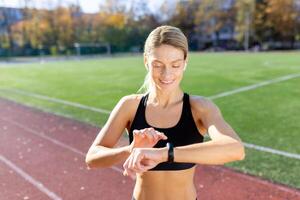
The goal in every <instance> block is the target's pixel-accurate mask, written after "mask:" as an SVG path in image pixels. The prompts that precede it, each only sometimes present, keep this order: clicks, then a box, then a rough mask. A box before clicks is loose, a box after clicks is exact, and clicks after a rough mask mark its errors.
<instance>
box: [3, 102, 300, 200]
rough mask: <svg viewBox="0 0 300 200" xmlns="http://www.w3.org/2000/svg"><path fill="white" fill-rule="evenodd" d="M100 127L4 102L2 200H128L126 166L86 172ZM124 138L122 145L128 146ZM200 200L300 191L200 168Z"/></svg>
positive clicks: (292, 195) (299, 194) (291, 198)
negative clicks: (87, 161)
mask: <svg viewBox="0 0 300 200" xmlns="http://www.w3.org/2000/svg"><path fill="white" fill-rule="evenodd" d="M99 130H100V128H98V127H95V126H91V125H88V124H84V123H82V122H79V121H76V120H71V119H67V118H64V117H60V116H57V115H53V114H49V113H45V112H42V111H40V110H37V109H34V108H30V107H27V106H24V105H20V104H17V103H14V102H11V101H8V100H4V99H0V138H1V140H0V183H1V185H0V199H1V200H14V199H38V200H39V199H41V200H43V199H56V200H57V199H89V200H93V199H98V200H114V199H120V200H123V199H124V200H127V199H130V198H131V194H132V191H133V187H134V182H133V181H132V180H131V179H130V178H128V177H124V176H123V175H122V167H121V166H122V163H120V164H119V165H118V166H115V167H113V168H106V169H93V170H88V169H87V168H86V165H85V162H84V156H85V153H86V152H87V150H88V148H89V146H90V145H91V143H92V142H93V140H94V138H95V137H96V135H97V133H98V132H99ZM127 143H128V141H127V140H126V139H125V137H124V138H122V139H121V141H120V142H119V144H118V145H126V144H127ZM195 183H196V186H197V193H198V199H200V200H202V199H203V200H223V199H224V200H244V199H249V200H252V199H253V200H254V199H255V200H267V199H272V200H300V191H299V190H297V189H294V188H289V187H287V186H284V185H280V184H274V183H271V182H269V181H266V180H262V179H260V178H257V177H254V176H249V175H246V174H242V173H239V172H237V171H234V170H232V169H228V168H226V167H224V166H208V165H198V166H197V170H196V175H195Z"/></svg>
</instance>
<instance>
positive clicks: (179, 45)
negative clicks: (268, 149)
mask: <svg viewBox="0 0 300 200" xmlns="http://www.w3.org/2000/svg"><path fill="white" fill-rule="evenodd" d="M187 54H188V43H187V39H186V37H185V36H184V34H183V33H182V32H181V30H180V29H178V28H176V27H172V26H160V27H157V28H156V29H154V30H153V31H152V32H151V33H150V34H149V36H148V38H147V40H146V43H145V48H144V63H145V67H146V69H147V71H148V74H147V76H146V79H145V83H144V85H143V87H144V88H146V89H147V91H146V92H145V93H144V94H134V95H128V96H125V97H123V98H122V99H121V100H120V101H119V103H118V104H117V105H116V107H115V108H114V109H113V111H112V113H111V114H110V117H109V119H108V121H107V123H106V124H105V126H104V127H103V128H102V130H101V131H100V133H99V134H98V136H97V137H96V139H95V141H94V142H93V144H92V146H91V147H90V149H89V151H88V153H87V156H86V163H87V165H88V166H89V167H90V168H98V167H109V166H112V165H114V164H116V163H119V162H124V161H125V162H124V164H123V167H124V173H123V174H124V175H126V176H127V175H129V176H131V177H132V178H133V179H135V178H136V184H135V188H134V191H133V199H137V200H153V199H154V200H166V199H172V200H176V199H178V200H194V199H196V198H197V193H196V189H195V185H194V182H193V181H194V179H193V178H194V173H195V166H196V164H197V163H199V164H214V165H217V164H224V163H226V162H232V161H236V160H243V159H244V157H245V153H244V146H243V144H242V141H241V140H240V138H239V137H238V135H237V134H236V133H235V131H234V130H233V129H232V128H231V127H230V125H229V124H227V123H226V121H225V120H224V119H223V117H222V114H221V112H220V110H219V109H218V107H217V106H216V105H215V104H214V103H213V102H212V101H210V100H209V99H207V98H204V97H202V96H196V95H188V94H187V93H185V92H183V91H182V89H181V88H180V82H181V79H182V77H183V74H184V71H185V70H186V66H187ZM124 129H127V132H128V134H129V142H130V145H128V146H124V147H120V148H113V147H114V145H115V144H116V143H117V141H118V140H119V138H120V137H121V134H122V132H123V131H124ZM205 133H208V134H209V136H210V138H211V141H207V142H203V136H204V135H205Z"/></svg>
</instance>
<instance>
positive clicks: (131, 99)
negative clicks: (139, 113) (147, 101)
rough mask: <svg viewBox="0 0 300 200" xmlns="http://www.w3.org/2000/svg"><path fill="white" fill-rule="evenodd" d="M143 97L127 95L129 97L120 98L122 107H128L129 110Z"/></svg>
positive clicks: (140, 95) (141, 95)
mask: <svg viewBox="0 0 300 200" xmlns="http://www.w3.org/2000/svg"><path fill="white" fill-rule="evenodd" d="M143 95H144V94H129V95H126V96H123V97H122V98H121V101H122V103H123V104H124V105H126V106H129V108H131V107H135V106H137V104H138V103H139V102H140V100H141V98H142V97H143Z"/></svg>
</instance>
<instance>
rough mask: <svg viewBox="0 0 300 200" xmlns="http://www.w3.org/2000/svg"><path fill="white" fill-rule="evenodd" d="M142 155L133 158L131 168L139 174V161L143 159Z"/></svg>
mask: <svg viewBox="0 0 300 200" xmlns="http://www.w3.org/2000/svg"><path fill="white" fill-rule="evenodd" d="M143 157H144V155H143V154H142V153H140V154H137V155H136V156H135V157H134V158H133V168H134V170H135V171H136V172H141V170H142V169H141V168H142V166H141V160H142V159H143Z"/></svg>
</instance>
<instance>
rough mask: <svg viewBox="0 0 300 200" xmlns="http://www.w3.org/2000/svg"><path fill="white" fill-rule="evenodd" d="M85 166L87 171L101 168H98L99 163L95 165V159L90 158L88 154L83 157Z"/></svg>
mask: <svg viewBox="0 0 300 200" xmlns="http://www.w3.org/2000/svg"><path fill="white" fill-rule="evenodd" d="M85 164H86V166H87V168H88V169H96V168H99V167H101V166H99V162H97V163H96V162H95V159H93V158H92V156H91V155H89V154H87V155H86V156H85Z"/></svg>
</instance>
